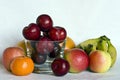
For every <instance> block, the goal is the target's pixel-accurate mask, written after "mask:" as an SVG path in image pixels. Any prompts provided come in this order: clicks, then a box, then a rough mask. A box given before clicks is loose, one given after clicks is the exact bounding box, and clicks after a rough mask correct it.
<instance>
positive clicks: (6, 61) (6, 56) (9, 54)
mask: <svg viewBox="0 0 120 80" xmlns="http://www.w3.org/2000/svg"><path fill="white" fill-rule="evenodd" d="M24 54H25V53H24V51H23V49H21V48H19V47H8V48H6V49H5V50H4V51H3V55H2V63H3V65H4V67H5V68H6V69H7V70H8V71H9V70H10V69H9V65H10V62H11V61H12V60H13V59H14V58H15V57H18V56H24Z"/></svg>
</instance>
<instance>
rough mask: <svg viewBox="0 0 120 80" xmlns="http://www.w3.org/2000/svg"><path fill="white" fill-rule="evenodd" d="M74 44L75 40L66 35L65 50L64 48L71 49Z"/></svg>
mask: <svg viewBox="0 0 120 80" xmlns="http://www.w3.org/2000/svg"><path fill="white" fill-rule="evenodd" d="M75 46H76V45H75V42H74V41H73V40H72V38H70V37H68V36H67V38H66V44H65V50H66V49H72V48H74V47H75Z"/></svg>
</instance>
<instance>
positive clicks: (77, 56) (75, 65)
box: [64, 48, 89, 73]
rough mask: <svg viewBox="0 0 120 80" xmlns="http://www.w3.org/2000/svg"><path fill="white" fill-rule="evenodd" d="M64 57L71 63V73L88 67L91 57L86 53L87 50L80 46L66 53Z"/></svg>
mask: <svg viewBox="0 0 120 80" xmlns="http://www.w3.org/2000/svg"><path fill="white" fill-rule="evenodd" d="M64 58H65V59H66V60H67V61H68V62H69V64H70V70H69V72H71V73H78V72H81V71H84V70H86V69H87V68H88V65H89V57H88V55H87V54H86V52H85V51H84V50H82V49H79V48H73V49H70V50H68V51H67V52H66V53H65V54H64Z"/></svg>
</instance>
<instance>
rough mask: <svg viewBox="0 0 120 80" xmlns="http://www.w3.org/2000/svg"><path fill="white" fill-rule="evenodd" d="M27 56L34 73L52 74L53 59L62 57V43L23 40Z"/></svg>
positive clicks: (63, 42)
mask: <svg viewBox="0 0 120 80" xmlns="http://www.w3.org/2000/svg"><path fill="white" fill-rule="evenodd" d="M25 45H26V49H27V56H28V57H31V58H32V60H33V61H34V64H35V66H34V71H33V72H34V73H43V74H48V73H52V70H51V63H52V62H53V60H54V59H55V58H58V57H63V56H64V48H65V40H64V41H32V40H25Z"/></svg>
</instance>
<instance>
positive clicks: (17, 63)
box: [10, 56, 34, 76]
mask: <svg viewBox="0 0 120 80" xmlns="http://www.w3.org/2000/svg"><path fill="white" fill-rule="evenodd" d="M10 70H11V72H12V73H13V74H14V75H17V76H25V75H28V74H30V73H32V72H33V70H34V63H33V61H32V59H31V58H29V57H27V56H20V57H16V58H14V59H13V61H12V62H11V64H10Z"/></svg>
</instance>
